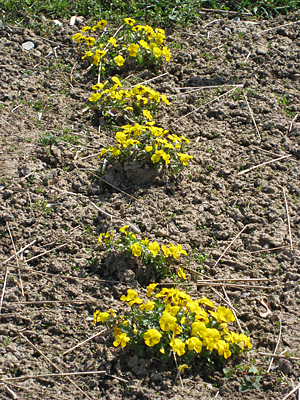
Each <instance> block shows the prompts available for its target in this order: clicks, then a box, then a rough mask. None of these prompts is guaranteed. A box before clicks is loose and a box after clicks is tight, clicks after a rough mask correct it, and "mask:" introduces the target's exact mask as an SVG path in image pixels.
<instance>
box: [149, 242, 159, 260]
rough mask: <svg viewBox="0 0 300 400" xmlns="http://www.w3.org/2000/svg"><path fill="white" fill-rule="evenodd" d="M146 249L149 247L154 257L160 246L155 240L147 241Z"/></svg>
mask: <svg viewBox="0 0 300 400" xmlns="http://www.w3.org/2000/svg"><path fill="white" fill-rule="evenodd" d="M148 249H149V251H150V253H152V255H153V256H154V257H156V256H157V254H158V252H159V250H160V247H159V244H158V243H157V242H153V243H149V246H148Z"/></svg>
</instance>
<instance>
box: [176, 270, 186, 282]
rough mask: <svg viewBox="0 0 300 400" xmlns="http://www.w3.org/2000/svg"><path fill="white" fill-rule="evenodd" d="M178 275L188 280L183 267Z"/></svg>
mask: <svg viewBox="0 0 300 400" xmlns="http://www.w3.org/2000/svg"><path fill="white" fill-rule="evenodd" d="M177 275H178V276H179V278H182V279H184V280H186V274H185V273H184V271H183V269H182V268H179V271H178V273H177Z"/></svg>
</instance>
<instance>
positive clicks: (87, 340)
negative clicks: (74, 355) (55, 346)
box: [62, 328, 107, 356]
mask: <svg viewBox="0 0 300 400" xmlns="http://www.w3.org/2000/svg"><path fill="white" fill-rule="evenodd" d="M105 331H107V329H106V328H105V329H102V331H100V332H97V333H95V335H93V336H91V337H89V338H88V339H86V340H84V341H83V342H80V343H78V344H76V346H74V347H72V348H71V349H69V350H67V351H65V352H64V353H62V355H63V356H65V355H66V354H68V353H71V351H73V350H75V349H77V348H78V347H80V346H82V345H84V344H85V343H87V342H89V341H90V340H93V339H94V338H95V337H97V336H100V335H101V334H102V333H104V332H105Z"/></svg>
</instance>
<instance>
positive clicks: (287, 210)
mask: <svg viewBox="0 0 300 400" xmlns="http://www.w3.org/2000/svg"><path fill="white" fill-rule="evenodd" d="M282 191H283V196H284V202H285V209H286V218H287V224H288V229H289V237H290V246H291V250H293V240H292V230H291V223H290V215H289V208H288V203H287V199H286V193H285V187H283V188H282Z"/></svg>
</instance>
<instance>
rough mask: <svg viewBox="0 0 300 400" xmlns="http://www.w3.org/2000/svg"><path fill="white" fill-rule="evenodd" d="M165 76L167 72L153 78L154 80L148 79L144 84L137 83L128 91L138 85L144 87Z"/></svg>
mask: <svg viewBox="0 0 300 400" xmlns="http://www.w3.org/2000/svg"><path fill="white" fill-rule="evenodd" d="M166 75H169V72H165V73H164V74H161V75H158V76H155V77H154V78H151V79H148V80H147V81H144V82H142V83H137V84H136V85H134V86H131V88H130V89H132V88H134V87H136V86H138V85H144V84H145V83H148V82H152V81H155V80H156V79H159V78H162V77H163V76H166Z"/></svg>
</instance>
